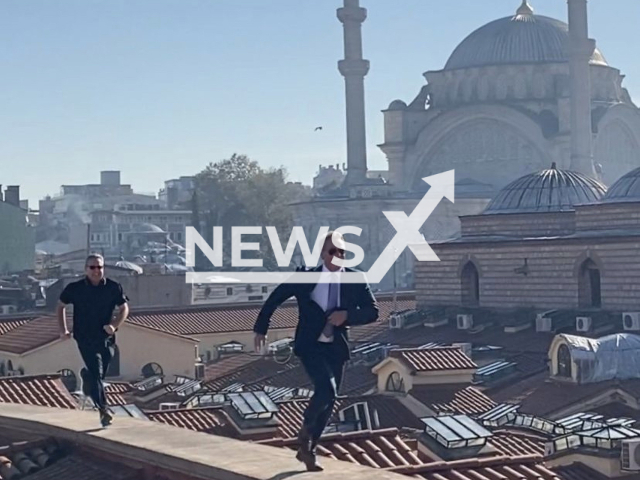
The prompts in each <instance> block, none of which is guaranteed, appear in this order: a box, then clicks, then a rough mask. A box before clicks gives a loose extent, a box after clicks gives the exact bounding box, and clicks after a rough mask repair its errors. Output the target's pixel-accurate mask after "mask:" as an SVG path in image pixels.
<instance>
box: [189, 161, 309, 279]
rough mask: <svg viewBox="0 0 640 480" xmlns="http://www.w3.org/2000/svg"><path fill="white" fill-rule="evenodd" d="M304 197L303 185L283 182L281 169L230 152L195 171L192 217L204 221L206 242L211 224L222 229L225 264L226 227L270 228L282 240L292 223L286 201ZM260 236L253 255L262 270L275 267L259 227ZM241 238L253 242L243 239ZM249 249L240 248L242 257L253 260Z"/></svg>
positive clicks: (227, 263)
mask: <svg viewBox="0 0 640 480" xmlns="http://www.w3.org/2000/svg"><path fill="white" fill-rule="evenodd" d="M309 197H310V193H309V190H308V188H305V187H303V186H302V185H300V184H295V183H291V182H288V181H287V172H286V170H285V169H284V168H278V169H268V170H265V169H263V168H261V167H260V166H259V165H258V163H257V162H255V161H253V160H251V159H249V158H248V157H247V156H246V155H237V154H233V155H232V156H231V158H229V159H225V160H222V161H220V162H217V163H211V164H209V165H208V166H207V167H206V168H205V169H204V170H203V171H202V172H200V173H199V174H198V175H196V191H195V192H194V202H193V209H194V218H198V219H199V220H200V221H201V222H202V223H203V224H204V232H200V233H201V235H202V236H203V238H205V239H206V240H207V241H208V242H209V244H211V243H212V237H213V227H215V226H221V227H223V232H224V237H223V238H224V260H225V267H228V266H230V258H231V227H233V226H262V227H266V226H274V227H276V229H277V230H278V234H279V236H280V238H282V239H284V238H288V235H289V232H290V231H291V228H292V227H293V217H292V212H291V208H290V207H289V205H290V204H291V203H293V202H296V201H302V200H305V199H308V198H309ZM196 228H197V225H196ZM262 237H263V238H262V239H260V244H261V247H262V250H261V251H260V252H259V253H258V254H257V258H262V259H263V265H264V266H265V267H266V268H267V269H274V268H276V267H277V265H276V262H275V258H274V257H273V252H272V251H271V248H270V244H269V242H268V235H267V233H266V230H265V229H263V235H262ZM247 241H257V240H252V239H251V238H249V237H248V238H247ZM251 253H252V252H245V253H244V254H243V258H256V255H253V256H252V255H251ZM204 260H206V259H204ZM207 263H208V262H207ZM199 267H200V268H203V267H204V266H199Z"/></svg>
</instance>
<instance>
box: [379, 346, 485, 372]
mask: <svg viewBox="0 0 640 480" xmlns="http://www.w3.org/2000/svg"><path fill="white" fill-rule="evenodd" d="M389 356H391V357H394V358H397V359H399V360H400V361H402V362H403V363H405V364H406V365H407V366H408V367H409V368H410V369H412V370H413V371H415V372H433V371H442V370H475V369H476V368H477V365H476V364H475V363H474V362H473V361H472V360H471V359H470V358H469V357H468V356H467V355H466V354H465V353H464V352H463V351H462V350H461V349H460V348H458V347H437V348H429V349H397V350H391V352H389Z"/></svg>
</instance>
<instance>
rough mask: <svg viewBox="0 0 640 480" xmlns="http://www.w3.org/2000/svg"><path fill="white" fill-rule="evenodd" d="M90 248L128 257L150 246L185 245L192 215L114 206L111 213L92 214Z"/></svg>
mask: <svg viewBox="0 0 640 480" xmlns="http://www.w3.org/2000/svg"><path fill="white" fill-rule="evenodd" d="M89 223H90V227H89V229H88V230H87V233H88V235H89V242H88V244H89V248H90V249H92V250H97V251H100V250H102V249H104V250H105V251H112V252H114V253H119V252H122V253H124V254H129V253H133V252H136V251H137V250H141V249H143V248H144V247H145V246H146V245H147V244H148V243H149V242H154V243H156V244H165V243H168V244H169V245H171V244H173V243H178V244H182V243H184V240H185V230H186V227H187V225H189V224H190V223H191V211H189V210H167V209H160V208H159V206H158V208H149V206H147V205H136V204H126V205H115V206H114V208H113V209H112V210H95V211H93V212H91V214H90V222H89Z"/></svg>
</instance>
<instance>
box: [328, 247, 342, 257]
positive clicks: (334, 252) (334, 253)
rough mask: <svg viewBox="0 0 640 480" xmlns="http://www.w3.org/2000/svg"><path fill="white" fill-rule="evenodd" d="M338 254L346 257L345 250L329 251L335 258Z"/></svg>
mask: <svg viewBox="0 0 640 480" xmlns="http://www.w3.org/2000/svg"><path fill="white" fill-rule="evenodd" d="M336 253H339V254H340V255H341V256H343V257H344V250H342V249H341V248H332V249H331V250H329V255H333V256H335V255H336Z"/></svg>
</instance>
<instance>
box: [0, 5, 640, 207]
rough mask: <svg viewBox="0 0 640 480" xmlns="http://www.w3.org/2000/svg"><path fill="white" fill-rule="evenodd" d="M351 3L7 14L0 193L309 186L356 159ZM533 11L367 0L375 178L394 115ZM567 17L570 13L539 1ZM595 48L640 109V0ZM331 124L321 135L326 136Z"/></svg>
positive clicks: (2, 20) (0, 20)
mask: <svg viewBox="0 0 640 480" xmlns="http://www.w3.org/2000/svg"><path fill="white" fill-rule="evenodd" d="M341 3H342V0H2V1H0V65H2V73H1V75H0V183H1V184H3V185H7V184H20V185H22V189H23V197H24V198H29V199H30V200H31V201H35V200H36V199H38V198H40V197H42V196H43V195H45V194H47V193H50V194H55V193H57V192H58V191H59V187H60V185H61V184H63V183H68V184H82V183H97V182H98V181H99V171H100V170H111V169H120V170H122V179H123V181H124V182H126V183H131V184H133V186H134V188H135V189H136V190H137V191H141V192H157V190H158V189H159V188H160V187H161V186H162V184H163V181H164V180H166V179H169V178H174V177H177V176H179V175H191V174H195V173H197V172H198V171H200V170H202V169H203V168H204V166H205V165H206V164H207V163H208V162H210V161H217V160H220V159H222V158H226V157H228V156H230V155H231V154H232V153H234V152H238V153H245V154H247V155H249V156H250V157H251V158H253V159H255V160H258V161H259V162H260V163H261V164H262V165H263V166H280V165H284V166H286V167H287V168H288V170H289V172H290V176H291V178H292V179H294V180H301V181H303V182H305V183H310V182H311V179H312V177H313V175H314V173H315V172H316V171H317V168H318V164H320V163H322V164H329V163H338V162H339V163H342V162H344V161H345V160H346V159H345V150H346V148H345V134H344V89H343V79H342V77H341V76H340V75H339V73H338V71H337V65H336V62H337V61H338V60H339V59H340V58H342V26H341V24H340V23H339V22H338V20H337V19H336V12H335V11H336V8H338V7H339V6H341ZM520 3H521V2H520V0H485V1H483V0H361V4H362V5H363V6H364V7H366V8H367V9H368V11H369V18H368V20H367V22H366V23H365V24H364V29H363V35H364V51H365V58H367V59H369V60H370V61H371V71H370V73H369V75H368V76H367V78H366V102H367V116H368V118H367V132H368V138H367V141H368V145H369V167H370V168H372V169H376V168H385V167H386V161H385V159H384V156H383V155H382V153H381V152H380V150H379V149H378V148H377V147H376V144H378V143H382V139H383V130H382V114H381V113H380V110H382V109H384V108H385V107H386V106H387V105H388V104H389V103H390V102H391V101H392V100H394V99H396V98H400V99H403V100H405V101H407V102H409V101H411V100H412V99H413V98H414V96H415V95H416V94H417V92H418V91H419V89H420V87H421V86H422V85H423V84H424V78H423V77H422V73H423V72H425V71H427V70H438V69H441V68H442V67H443V66H444V64H445V62H446V60H447V58H448V56H449V55H450V53H451V52H452V51H453V49H454V48H455V47H456V45H458V43H460V41H462V39H463V38H464V37H465V36H466V35H468V34H469V33H470V32H471V31H472V30H474V29H476V28H477V27H479V26H481V25H483V24H485V23H487V22H489V21H491V20H494V19H496V18H500V17H504V16H510V15H512V14H513V13H514V12H515V10H516V8H517V7H518V6H519V4H520ZM530 3H531V4H532V6H533V7H534V9H535V10H536V13H540V14H544V15H548V16H552V17H556V18H561V19H563V20H565V19H566V1H565V0H530ZM589 8H590V20H591V21H590V23H591V31H590V34H591V36H592V37H593V38H596V39H597V41H598V46H599V47H600V49H601V50H602V51H603V53H604V55H605V57H606V58H607V60H608V61H609V63H610V64H611V65H613V66H615V67H617V68H620V69H621V70H622V72H623V73H624V74H626V75H627V77H628V78H627V80H626V82H625V85H626V86H627V88H629V90H630V92H631V94H632V95H634V94H635V95H636V98H637V95H640V93H639V92H640V60H638V57H637V52H636V51H635V50H636V42H635V41H634V40H633V38H637V36H636V32H637V28H638V19H640V1H638V0H606V1H605V0H591V2H590V4H589ZM319 125H322V126H323V127H324V129H323V130H322V131H321V132H314V128H315V127H316V126H319Z"/></svg>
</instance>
